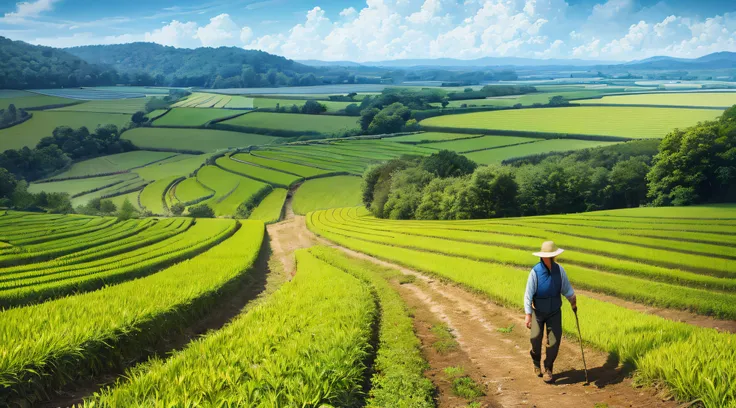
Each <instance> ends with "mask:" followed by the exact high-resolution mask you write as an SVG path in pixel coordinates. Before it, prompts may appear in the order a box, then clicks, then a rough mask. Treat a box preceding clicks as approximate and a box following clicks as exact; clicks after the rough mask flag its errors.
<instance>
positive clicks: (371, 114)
mask: <svg viewBox="0 0 736 408" xmlns="http://www.w3.org/2000/svg"><path fill="white" fill-rule="evenodd" d="M378 112H380V110H378V109H377V108H370V109H365V110H363V111H361V112H360V120H359V122H360V128H361V129H362V130H364V131H366V130H368V127H369V126H370V124H371V122H373V118H375V117H376V115H378Z"/></svg>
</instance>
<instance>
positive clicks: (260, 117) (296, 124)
mask: <svg viewBox="0 0 736 408" xmlns="http://www.w3.org/2000/svg"><path fill="white" fill-rule="evenodd" d="M170 114H171V113H169V114H168V115H166V116H169V115H170ZM166 116H164V117H166ZM222 123H223V124H226V125H232V126H243V127H247V128H259V129H279V130H288V131H293V132H299V131H305V132H320V133H332V132H339V131H341V130H347V129H354V128H356V127H358V123H357V118H355V117H351V116H329V115H302V114H294V113H269V112H253V113H248V114H246V115H242V116H238V117H237V118H234V119H230V120H226V121H224V122H222Z"/></svg>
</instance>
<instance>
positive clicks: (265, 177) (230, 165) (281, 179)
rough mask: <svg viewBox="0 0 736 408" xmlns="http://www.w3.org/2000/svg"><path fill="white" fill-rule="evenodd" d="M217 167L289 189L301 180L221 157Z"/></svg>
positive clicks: (290, 175) (297, 177)
mask: <svg viewBox="0 0 736 408" xmlns="http://www.w3.org/2000/svg"><path fill="white" fill-rule="evenodd" d="M215 162H216V163H217V165H218V166H219V167H221V168H223V169H225V170H227V171H230V172H232V173H235V174H239V175H241V176H245V177H250V178H252V179H254V180H258V181H262V182H264V183H269V184H271V185H273V186H276V187H285V188H286V187H289V186H291V185H292V184H294V183H296V182H297V181H299V180H301V178H300V177H299V176H295V175H293V174H287V173H282V172H280V171H278V170H271V169H267V168H264V167H259V166H254V165H252V164H248V163H244V162H241V161H238V160H236V159H233V158H230V157H220V158H218V159H217V160H216V161H215Z"/></svg>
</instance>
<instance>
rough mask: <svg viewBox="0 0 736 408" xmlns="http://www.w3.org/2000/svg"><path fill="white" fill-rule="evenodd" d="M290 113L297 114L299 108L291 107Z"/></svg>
mask: <svg viewBox="0 0 736 408" xmlns="http://www.w3.org/2000/svg"><path fill="white" fill-rule="evenodd" d="M291 113H299V107H298V106H296V104H294V105H291Z"/></svg>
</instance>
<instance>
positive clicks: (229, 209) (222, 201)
mask: <svg viewBox="0 0 736 408" xmlns="http://www.w3.org/2000/svg"><path fill="white" fill-rule="evenodd" d="M197 180H199V181H200V182H201V183H202V184H204V185H205V186H207V187H208V188H210V189H212V190H214V191H215V196H214V197H212V198H210V199H209V200H207V201H205V203H207V204H208V205H210V206H211V207H212V209H213V210H215V214H217V215H218V216H220V215H234V214H235V212H236V210H237V209H238V206H240V204H242V203H244V202H245V201H246V200H248V199H249V198H251V197H252V196H254V195H255V194H256V193H257V192H259V191H260V190H261V189H263V188H265V187H266V186H268V185H267V184H265V183H262V182H260V181H256V180H253V179H250V178H247V177H243V176H239V175H237V174H234V173H230V172H228V171H225V170H222V169H221V168H219V167H216V166H205V167H203V168H202V169H200V170H199V172H198V173H197Z"/></svg>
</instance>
